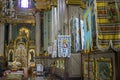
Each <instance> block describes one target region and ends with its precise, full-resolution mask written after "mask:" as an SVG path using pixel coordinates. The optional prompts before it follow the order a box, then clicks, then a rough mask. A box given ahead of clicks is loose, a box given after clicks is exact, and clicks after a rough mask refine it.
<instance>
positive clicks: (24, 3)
mask: <svg viewBox="0 0 120 80" xmlns="http://www.w3.org/2000/svg"><path fill="white" fill-rule="evenodd" d="M20 1H21V5H20V6H21V7H22V8H28V0H20Z"/></svg>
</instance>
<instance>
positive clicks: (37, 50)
mask: <svg viewBox="0 0 120 80" xmlns="http://www.w3.org/2000/svg"><path fill="white" fill-rule="evenodd" d="M35 32H36V33H35V34H36V36H35V40H36V42H35V44H36V54H37V55H39V53H40V40H41V39H40V36H41V35H40V13H39V12H37V13H36V30H35Z"/></svg>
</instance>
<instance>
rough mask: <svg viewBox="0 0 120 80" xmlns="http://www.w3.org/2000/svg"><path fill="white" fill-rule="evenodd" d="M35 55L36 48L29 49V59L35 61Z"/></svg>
mask: <svg viewBox="0 0 120 80" xmlns="http://www.w3.org/2000/svg"><path fill="white" fill-rule="evenodd" d="M34 57H35V50H34V49H30V50H29V60H30V62H34Z"/></svg>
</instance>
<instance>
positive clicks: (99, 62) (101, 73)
mask: <svg viewBox="0 0 120 80" xmlns="http://www.w3.org/2000/svg"><path fill="white" fill-rule="evenodd" d="M96 80H113V77H112V61H111V58H100V59H96Z"/></svg>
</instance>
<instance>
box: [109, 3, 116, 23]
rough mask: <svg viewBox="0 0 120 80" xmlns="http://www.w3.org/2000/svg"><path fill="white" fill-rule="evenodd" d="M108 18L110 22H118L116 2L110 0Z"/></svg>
mask: <svg viewBox="0 0 120 80" xmlns="http://www.w3.org/2000/svg"><path fill="white" fill-rule="evenodd" d="M107 12H108V18H109V21H110V22H116V20H117V10H116V5H115V2H108V9H107Z"/></svg>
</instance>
